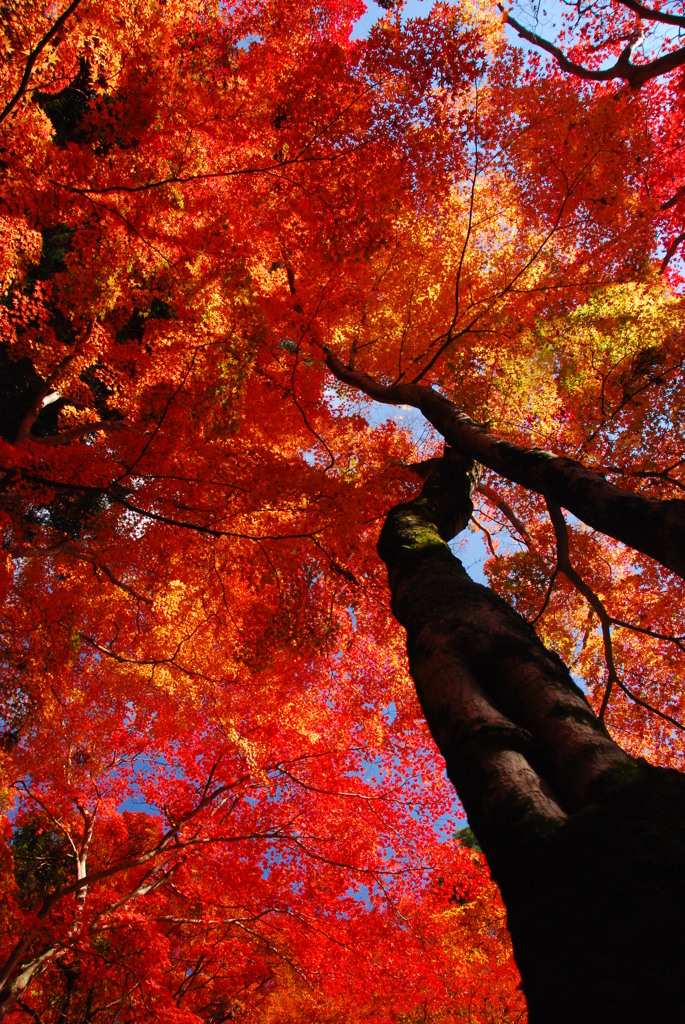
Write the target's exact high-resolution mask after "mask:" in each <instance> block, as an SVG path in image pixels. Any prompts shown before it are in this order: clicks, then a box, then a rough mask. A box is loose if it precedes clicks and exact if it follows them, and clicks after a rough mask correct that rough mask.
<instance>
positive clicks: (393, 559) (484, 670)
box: [378, 451, 685, 1024]
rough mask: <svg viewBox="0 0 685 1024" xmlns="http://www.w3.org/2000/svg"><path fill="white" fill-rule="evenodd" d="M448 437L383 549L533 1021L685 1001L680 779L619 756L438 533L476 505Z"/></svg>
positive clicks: (437, 734)
mask: <svg viewBox="0 0 685 1024" xmlns="http://www.w3.org/2000/svg"><path fill="white" fill-rule="evenodd" d="M473 484H474V474H473V468H472V464H471V462H470V459H469V458H468V457H464V456H461V455H458V454H456V453H455V452H453V451H452V452H448V453H447V455H446V457H445V459H444V460H442V462H441V463H440V464H439V466H438V468H437V469H436V470H435V471H434V472H433V473H432V474H431V475H430V476H429V478H428V480H427V481H426V484H425V485H424V488H423V491H422V492H421V495H420V497H419V498H417V499H415V500H414V501H412V502H409V503H406V504H403V505H399V506H397V507H396V508H394V509H393V510H392V511H391V513H390V515H389V516H388V518H387V520H386V523H385V526H384V528H383V531H382V533H381V537H380V540H379V545H378V549H379V553H380V555H381V557H382V558H383V560H384V561H385V562H386V564H387V566H388V574H389V579H390V586H391V591H392V608H393V611H394V613H395V615H396V617H397V618H398V620H399V621H400V622H401V623H402V625H403V626H404V627H405V629H406V630H407V648H408V653H409V663H410V668H411V672H412V676H413V678H414V680H415V683H416V688H417V692H418V696H419V699H420V701H421V705H422V708H423V710H424V713H425V715H426V719H427V721H428V724H429V726H430V729H431V732H432V734H433V736H434V738H435V741H436V743H437V745H438V747H439V749H440V751H441V753H442V755H443V756H444V758H445V761H446V765H447V771H448V774H449V776H450V778H451V780H452V782H453V783H454V785H455V788H456V790H457V792H458V793H459V796H460V797H461V799H462V801H463V803H464V806H465V808H466V811H467V814H468V816H469V821H470V824H471V825H472V827H473V829H474V831H475V833H476V835H477V836H478V838H479V840H480V843H481V845H482V848H483V851H484V852H485V855H486V857H487V859H488V862H489V864H490V867H491V870H492V873H493V876H494V877H495V878H496V880H497V881H498V883H499V885H500V887H501V889H502V894H503V897H504V901H505V904H506V907H507V913H508V920H509V927H510V931H511V935H512V941H513V944H514V952H515V955H516V959H517V962H518V965H519V969H520V971H521V975H522V978H523V984H524V989H525V993H526V997H527V1000H528V1004H529V1013H530V1022H531V1024H571V1022H573V1024H578V1022H580V1021H583V1024H600V1022H601V1024H606V1022H607V1021H610V1020H617V1021H619V1020H620V1021H621V1022H622V1024H628V1022H633V1021H634V1022H636V1024H637V1022H638V1021H639V1022H641V1024H643V1022H644V1021H645V1020H649V1019H651V1020H667V1019H673V1018H672V1016H670V1015H671V1014H672V1012H673V1010H674V1008H678V1007H679V1008H680V1010H679V1012H682V1008H683V1006H685V970H683V966H682V965H683V963H685V942H684V941H683V934H684V932H683V922H685V887H684V886H683V874H684V871H685V780H683V778H682V777H681V776H680V775H678V774H677V773H675V772H670V771H665V770H661V769H656V768H653V767H651V766H649V765H647V764H646V763H644V762H641V761H636V760H635V759H633V758H631V757H629V756H628V755H627V754H626V753H625V752H624V751H623V750H621V748H620V747H618V746H617V745H616V744H615V743H614V742H613V740H612V739H611V738H610V736H609V735H608V733H607V732H606V730H605V728H604V726H603V725H602V724H601V723H600V722H599V720H598V719H597V718H596V716H595V715H594V714H593V712H592V710H591V708H590V707H589V705H588V704H587V701H586V700H585V697H584V696H583V694H582V692H581V691H580V690H579V689H578V687H577V686H576V685H575V683H574V682H573V680H572V679H571V676H570V674H569V672H568V670H567V668H566V667H565V665H564V664H563V662H562V661H561V660H560V659H559V658H558V657H557V656H556V655H555V654H553V653H552V652H550V651H548V650H547V649H546V648H545V647H544V646H543V644H542V643H541V641H540V640H539V638H538V637H537V635H536V634H535V632H534V630H533V629H532V628H531V627H530V626H529V625H528V624H527V623H526V622H525V621H524V620H523V619H522V618H521V617H520V616H519V615H518V614H517V613H516V612H514V611H513V610H512V609H511V608H510V607H509V606H508V605H507V604H506V603H505V602H504V601H502V600H501V599H500V598H499V597H497V595H495V594H493V593H492V591H490V590H488V589H487V588H486V587H482V586H480V585H479V584H477V583H474V582H473V581H472V580H471V579H470V578H469V577H468V575H467V573H466V572H465V571H464V569H463V567H462V565H461V563H460V562H459V560H458V559H456V558H455V557H454V556H453V555H452V553H451V552H450V550H449V548H448V546H447V540H448V539H450V538H451V537H452V536H454V535H455V533H457V532H459V531H460V530H461V529H463V528H464V527H465V526H466V524H467V522H468V520H469V517H470V514H471V508H472V507H471V497H470V494H471V490H472V487H473Z"/></svg>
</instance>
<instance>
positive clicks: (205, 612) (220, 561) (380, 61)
mask: <svg viewBox="0 0 685 1024" xmlns="http://www.w3.org/2000/svg"><path fill="white" fill-rule="evenodd" d="M614 6H618V7H621V5H620V4H617V5H614ZM623 6H627V5H623ZM363 7H364V5H363V4H362V3H361V2H360V0H320V2H317V3H301V4H288V3H283V2H281V0H240V2H238V3H235V4H232V5H226V4H222V3H218V2H216V3H215V2H213V0H160V2H153V0H145V2H144V3H133V2H124V3H118V4H95V3H91V2H90V0H73V2H72V3H71V4H68V5H66V4H62V5H55V4H52V3H46V4H35V3H33V2H23V3H15V4H13V5H12V7H11V10H10V9H9V8H7V9H6V10H5V11H3V13H2V35H1V36H0V39H1V45H2V61H1V62H0V89H1V91H2V103H3V105H4V110H3V111H2V112H0V148H1V149H2V152H1V153H0V239H1V242H2V245H1V246H0V291H1V293H2V296H1V298H0V329H1V332H2V348H1V349H0V438H1V440H0V467H1V470H0V472H1V473H2V476H1V477H0V521H1V522H2V527H3V545H2V550H1V551H0V596H1V597H2V599H3V605H2V610H1V612H0V615H1V623H2V630H1V631H2V641H1V646H0V668H1V675H2V684H1V686H2V688H1V691H0V703H1V709H0V716H1V724H2V735H1V737H0V765H1V767H0V787H1V800H2V812H3V830H4V831H3V845H2V853H1V856H0V872H1V878H0V885H1V886H2V896H3V899H2V910H1V911H0V914H1V916H2V922H1V925H0V959H1V960H2V962H3V966H2V975H1V981H2V985H3V987H2V990H1V995H0V1000H1V1001H0V1017H3V1016H5V1015H8V1019H10V1020H12V1021H13V1022H14V1021H16V1022H19V1021H22V1020H31V1019H33V1020H42V1021H45V1022H48V1021H50V1022H53V1021H54V1022H57V1021H61V1020H69V1021H74V1022H77V1021H78V1022H86V1021H103V1022H105V1021H112V1022H114V1021H122V1020H127V1021H136V1022H142V1021H150V1022H152V1021H160V1022H168V1024H192V1022H198V1021H203V1022H215V1024H219V1022H221V1021H227V1020H243V1019H244V1020H257V1019H258V1020H261V1021H264V1022H266V1024H270V1022H274V1024H276V1022H277V1021H278V1022H279V1024H282V1022H288V1024H290V1022H292V1024H296V1022H299V1021H305V1020H313V1019H316V1020H317V1021H321V1022H323V1021H331V1022H333V1021H336V1022H337V1021H340V1022H348V1021H349V1022H350V1024H352V1022H357V1021H367V1020H368V1021H370V1022H371V1021H373V1022H379V1024H380V1022H383V1021H388V1022H390V1021H415V1020H416V1021H435V1022H440V1021H446V1022H447V1021H458V1020H464V1021H467V1020H468V1021H473V1022H476V1021H478V1022H483V1024H485V1022H492V1024H495V1022H498V1024H499V1022H503V1024H504V1022H508V1021H511V1022H512V1024H513V1022H514V1021H519V1020H523V1019H524V1015H525V1008H524V1001H523V996H522V994H521V991H520V989H519V988H518V983H519V979H518V975H517V972H516V967H515V965H514V962H513V958H512V954H511V949H510V945H509V942H508V937H507V935H506V929H505V922H504V910H503V907H502V904H501V902H500V900H499V897H498V895H497V892H496V890H495V887H494V885H493V884H492V883H491V882H490V881H489V877H488V874H487V868H486V867H485V864H484V861H483V858H482V856H481V855H479V854H478V853H477V852H474V851H472V850H470V849H469V848H468V847H466V846H465V845H462V844H461V843H459V842H456V841H455V840H454V838H453V835H454V830H455V828H456V827H457V824H463V822H459V817H460V812H459V810H458V807H457V805H456V804H455V802H454V796H453V792H452V790H451V788H450V786H449V783H448V782H447V780H446V778H445V776H444V771H443V762H442V760H441V759H440V757H439V756H438V754H437V752H436V750H435V747H434V746H433V744H432V741H431V739H430V736H429V734H428V730H427V728H426V726H425V723H424V721H423V718H422V716H421V712H420V709H419V706H418V703H417V700H416V696H415V694H414V690H413V686H412V681H411V678H410V676H409V673H408V670H407V667H406V663H405V652H404V633H403V631H402V630H401V629H400V628H399V627H398V625H397V623H396V622H395V620H394V619H393V616H392V614H391V612H390V608H389V601H388V592H387V583H386V574H385V570H384V568H383V566H382V564H381V562H380V561H379V559H378V557H377V555H376V552H375V545H376V541H377V539H378V534H379V531H380V527H381V524H382V521H383V519H384V517H385V516H386V514H387V512H388V511H389V509H390V508H391V507H392V506H393V505H395V504H397V503H398V502H402V501H406V500H407V499H408V498H410V497H411V496H412V495H414V494H415V493H416V491H417V489H418V486H419V485H420V478H421V476H422V475H424V476H425V470H426V467H425V463H426V462H427V460H429V459H431V458H434V457H435V456H437V455H439V454H440V453H441V451H442V438H441V437H440V433H439V430H438V429H435V424H434V425H433V426H432V427H431V426H427V427H426V426H425V425H424V426H421V425H419V424H418V421H414V422H413V423H409V421H410V419H411V417H410V415H409V413H408V412H407V411H406V409H405V410H403V411H402V412H400V413H396V414H395V415H394V416H391V417H390V419H387V418H384V417H382V416H379V415H378V414H377V412H372V411H371V410H370V405H369V402H368V398H369V396H372V397H379V398H381V400H382V401H387V402H389V403H391V404H392V403H393V402H394V399H393V396H392V394H391V393H388V395H386V396H385V397H384V396H383V394H381V391H382V389H383V388H388V387H391V386H395V385H397V386H404V385H411V386H421V387H428V388H430V389H433V390H435V391H438V392H440V393H441V394H443V395H445V396H446V397H447V398H449V399H450V400H451V401H452V402H454V403H455V407H456V408H458V410H459V412H460V413H462V414H464V415H465V416H466V417H469V418H470V419H469V422H473V423H474V424H476V425H479V429H480V430H482V431H484V433H485V434H486V435H487V436H488V437H492V438H494V439H495V440H497V439H498V438H499V439H503V440H505V441H508V442H510V443H511V445H512V446H516V448H517V449H521V450H523V449H526V450H527V449H531V448H539V449H543V450H545V451H550V452H553V453H554V454H555V455H556V456H565V457H566V458H568V459H571V460H574V461H576V462H580V463H582V464H583V466H584V467H586V468H587V469H590V470H593V471H596V472H597V473H598V474H601V475H602V476H603V477H605V478H606V479H608V480H609V481H611V482H613V483H615V484H617V485H618V486H619V487H621V488H623V489H625V490H626V491H628V492H631V493H635V494H642V495H645V496H647V497H651V498H656V499H659V500H664V501H666V500H669V499H679V498H680V497H681V492H682V490H683V487H684V486H685V483H684V482H683V479H682V473H681V468H682V463H683V458H684V457H683V453H682V444H681V438H680V428H679V424H680V421H681V419H682V407H681V406H682V397H681V396H682V379H681V378H682V372H683V357H684V354H685V353H684V350H683V344H684V342H683V338H684V337H685V335H684V333H683V302H682V283H683V277H682V262H681V248H680V247H681V243H682V240H683V210H684V206H683V202H684V199H683V197H684V196H685V192H684V185H683V179H682V166H683V161H682V145H683V128H682V89H681V83H682V69H681V68H679V66H675V65H674V67H675V70H672V69H667V70H668V73H667V74H666V73H664V74H658V75H657V74H655V75H653V76H651V77H650V78H649V79H648V80H646V81H645V82H644V83H642V84H641V88H639V89H631V88H629V87H628V86H627V85H626V84H625V81H624V80H623V79H621V78H620V76H619V77H614V78H610V79H608V80H607V81H606V82H603V81H599V82H598V83H595V82H594V81H593V80H592V79H588V78H585V79H583V78H582V77H574V76H569V75H568V74H567V73H566V72H565V71H564V70H563V69H562V68H560V67H559V64H558V62H555V61H554V60H550V61H549V62H546V61H545V60H544V59H543V57H541V56H540V54H541V53H544V50H542V51H534V52H531V53H524V52H522V51H521V50H520V49H517V48H516V47H514V46H512V45H511V43H510V42H508V41H507V35H506V34H505V25H504V20H503V17H502V14H501V12H500V11H499V10H498V8H497V7H496V6H495V5H492V6H491V5H488V4H482V5H479V4H475V3H474V4H471V3H464V4H460V5H454V6H453V5H452V4H449V3H435V4H433V6H432V7H429V5H428V4H427V5H426V11H425V13H424V16H423V17H420V18H413V19H403V17H402V11H401V5H399V6H396V7H395V8H394V9H391V10H389V11H388V13H387V14H386V15H385V17H384V18H383V19H382V20H381V21H379V22H378V24H377V25H376V26H375V28H374V29H373V30H372V31H371V33H370V34H369V36H368V38H366V39H363V40H355V39H353V38H352V30H353V26H354V23H355V21H356V20H357V19H358V18H359V17H360V15H361V14H362V13H363ZM659 9H661V8H659ZM590 14H592V11H590ZM677 16H678V17H682V15H681V14H678V15H677ZM631 17H632V15H631ZM674 17H675V15H674ZM588 26H589V27H587V28H586V29H585V30H584V31H585V35H584V36H581V41H580V42H579V43H576V44H575V45H576V49H575V50H572V51H571V55H572V57H573V59H574V60H577V61H578V62H579V63H582V62H583V61H585V60H586V58H587V57H588V53H590V54H592V53H593V52H595V51H593V50H592V41H593V39H594V36H593V35H592V32H594V31H596V23H595V22H592V19H591V18H590V21H589V22H588ZM619 28H620V29H621V31H623V28H625V26H624V25H623V22H621V23H620V25H619ZM617 31H618V29H617ZM624 34H625V33H624ZM618 35H619V36H621V32H618ZM621 38H622V36H621ZM583 40H585V42H586V43H587V47H586V49H585V50H583V49H582V45H581V44H582V42H583ZM563 42H564V40H563V38H562V39H561V40H559V45H560V46H561V45H562V44H563ZM611 45H612V46H614V50H615V49H616V47H617V46H618V43H612V44H611ZM577 47H581V48H580V49H578V48H577ZM619 52H620V47H619ZM631 54H632V51H631ZM592 59H594V58H592V57H591V58H590V60H591V61H592ZM631 59H633V60H636V59H638V58H637V57H636V56H635V55H634V54H633V55H632V57H631ZM650 59H651V58H650ZM644 60H647V57H645V58H644ZM638 62H639V61H638ZM593 66H594V65H593ZM336 367H338V368H340V367H342V370H340V369H339V370H337V371H336ZM355 374H356V375H357V378H355ZM362 378H363V379H362ZM364 381H371V382H372V383H373V386H371V385H369V386H368V387H366V386H365V385H364ZM374 387H375V388H376V390H377V391H378V394H375V393H373V388H374ZM372 393H373V394H372ZM411 394H418V392H412V393H411ZM411 394H410V393H409V392H407V395H409V397H408V398H407V397H406V396H405V397H404V398H401V402H400V404H402V405H403V406H406V404H407V403H408V402H413V399H412V397H411ZM417 402H418V399H417ZM402 416H405V417H406V418H405V419H404V420H403V419H402ZM469 429H470V428H469ZM475 497H476V500H477V504H476V512H475V527H476V529H477V530H479V531H480V532H481V533H483V534H484V536H485V538H486V543H487V545H488V561H487V563H486V567H485V569H486V572H487V575H488V579H489V582H490V585H491V587H493V588H494V589H495V590H496V591H497V592H498V593H499V594H501V595H502V596H504V597H505V599H506V600H507V601H508V602H509V603H510V604H511V605H512V606H513V607H514V608H515V609H516V610H517V611H518V612H519V613H521V615H523V616H524V617H525V618H526V619H527V620H528V621H529V622H532V623H534V624H535V627H536V629H537V632H538V634H539V636H540V637H541V639H542V640H543V641H544V643H545V644H546V645H547V646H548V647H550V648H551V649H553V650H554V651H556V652H558V653H559V654H560V655H561V657H562V658H563V659H564V660H565V661H566V663H567V664H569V665H570V666H571V668H572V671H573V673H574V676H576V677H577V678H579V679H581V680H582V681H583V684H584V687H585V689H586V690H587V695H588V700H589V702H590V704H591V706H592V708H593V709H594V711H595V712H596V713H598V714H600V715H601V717H602V718H603V720H604V721H605V723H606V725H607V727H608V729H609V730H610V732H611V735H612V736H613V737H614V738H615V739H616V740H617V741H618V742H619V743H620V744H621V745H622V746H623V747H624V748H625V749H626V750H627V751H628V752H629V753H631V754H633V755H635V756H640V757H644V758H646V759H647V760H648V761H650V762H652V763H654V764H658V765H663V766H666V767H673V768H677V769H682V767H683V763H682V761H683V756H682V744H681V736H682V728H683V721H684V720H685V708H683V698H682V693H681V690H680V688H679V687H678V685H677V680H678V676H679V674H681V672H682V669H683V659H684V650H685V648H684V647H683V637H684V636H685V624H683V623H682V622H681V618H682V609H681V603H682V602H680V601H679V600H678V599H677V595H679V594H680V593H681V590H680V587H681V582H680V581H679V580H678V577H677V575H676V574H675V573H674V572H673V571H671V570H672V568H673V566H671V569H669V567H668V566H666V567H664V565H662V564H659V563H658V562H657V561H655V560H654V559H653V558H651V557H649V555H648V554H645V553H642V551H641V550H633V549H632V548H630V547H628V546H627V545H626V544H624V543H621V541H620V539H619V540H617V539H616V536H617V535H616V534H615V533H614V532H611V531H608V533H609V535H607V531H600V529H593V528H591V526H588V525H585V523H584V522H582V521H581V518H582V517H580V516H578V517H575V516H574V517H569V518H568V520H565V519H564V517H563V514H562V513H561V511H559V514H558V515H557V516H556V517H555V514H554V509H552V511H551V514H550V508H549V502H547V503H546V502H545V498H544V497H543V495H542V493H539V492H537V491H535V490H534V489H530V488H528V487H526V486H524V485H522V484H521V483H517V482H516V479H515V477H506V475H502V474H498V473H497V472H495V471H494V470H493V468H492V467H488V465H487V463H486V464H485V468H484V470H483V472H482V475H481V477H480V481H479V485H478V490H477V492H476V495H475ZM559 516H561V521H560V520H559ZM564 538H565V540H564ZM564 545H566V546H564Z"/></svg>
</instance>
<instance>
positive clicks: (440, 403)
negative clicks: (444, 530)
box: [326, 352, 685, 579]
mask: <svg viewBox="0 0 685 1024" xmlns="http://www.w3.org/2000/svg"><path fill="white" fill-rule="evenodd" d="M326 363H327V365H328V367H329V368H330V370H331V371H332V372H333V373H334V374H335V376H336V377H337V378H338V380H341V381H344V382H345V383H347V384H352V385H353V386H354V387H357V388H359V389H360V390H361V391H363V392H364V393H365V394H367V395H368V396H369V397H370V398H373V399H375V400H376V401H377V402H384V403H386V404H389V405H411V406H414V408H416V409H420V410H421V412H422V413H423V415H424V416H425V417H426V419H427V420H428V421H429V422H430V423H432V424H433V426H434V427H435V428H436V430H438V431H439V432H440V433H441V434H442V436H443V437H444V438H445V441H446V442H447V444H449V445H452V446H453V447H454V448H457V449H458V450H459V451H462V452H464V454H465V455H468V456H469V457H470V458H472V459H475V460H476V461H478V462H480V463H482V464H483V465H484V466H487V467H488V469H491V470H492V471H493V472H495V473H498V474H499V475H500V476H503V477H504V478H505V479H507V480H512V481H513V482H514V483H517V484H521V485H522V486H523V487H527V488H528V489H529V490H531V491H537V493H538V494H544V495H545V496H546V497H548V498H551V499H552V500H553V501H554V502H555V503H556V504H557V505H560V506H561V507H562V508H565V509H568V511H569V512H572V513H573V515H574V516H576V517H577V518H578V519H580V520H582V522H584V523H587V525H588V526H592V527H593V528H594V529H595V530H599V531H600V533H605V534H606V535H607V536H608V537H613V538H614V539H615V540H619V541H622V542H623V543H624V544H627V545H628V546H629V547H632V548H635V550H636V551H642V552H643V554H645V555H649V557H650V558H654V559H655V560H656V561H657V562H660V563H661V565H663V566H665V567H666V568H667V569H670V570H671V572H674V573H676V574H677V575H678V576H681V577H683V579H685V501H683V500H682V499H677V498H674V499H671V500H667V501H657V500H656V499H654V498H645V497H644V496H643V495H641V494H634V493H633V492H632V491H626V490H624V489H623V488H621V487H616V486H615V485H614V484H611V483H609V482H608V481H607V480H605V478H604V477H603V476H602V474H601V473H596V472H594V471H593V470H590V469H586V468H585V466H583V465H581V463H579V462H575V461H574V460H573V459H567V458H564V457H561V456H557V455H554V454H552V453H551V452H545V451H541V450H540V449H527V448H522V447H520V446H519V445H515V444H511V442H509V441H502V440H500V439H499V438H497V437H495V436H494V435H493V434H491V433H490V432H489V431H488V430H487V429H486V428H485V427H483V426H481V425H480V424H479V423H476V422H475V421H474V420H472V419H471V418H470V417H469V416H467V415H465V413H462V412H460V411H459V409H458V408H457V407H456V406H455V404H454V402H451V401H450V400H449V399H448V398H445V397H444V396H443V395H441V394H439V392H437V391H434V390H433V389H432V388H430V387H426V386H425V385H422V384H396V385H391V386H385V385H383V384H379V383H378V382H377V381H375V380H374V379H373V378H372V377H369V376H368V375H367V374H365V373H360V372H359V371H358V370H353V369H351V368H350V367H349V366H345V364H344V363H342V362H341V361H340V360H339V359H338V358H337V356H335V355H334V354H333V353H331V352H329V353H327V356H326Z"/></svg>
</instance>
